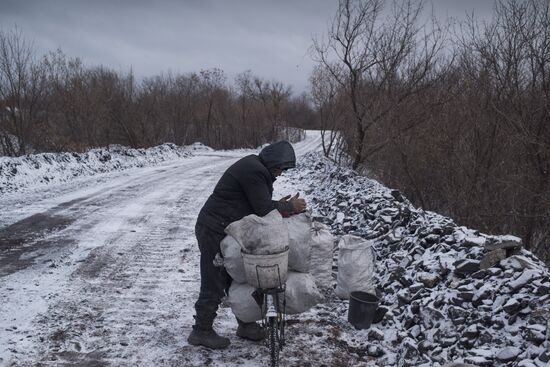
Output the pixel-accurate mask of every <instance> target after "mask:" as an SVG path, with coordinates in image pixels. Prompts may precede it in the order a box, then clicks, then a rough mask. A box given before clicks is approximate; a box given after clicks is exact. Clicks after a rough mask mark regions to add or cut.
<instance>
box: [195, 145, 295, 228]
mask: <svg viewBox="0 0 550 367" xmlns="http://www.w3.org/2000/svg"><path fill="white" fill-rule="evenodd" d="M295 164H296V157H295V155H294V149H293V148H292V145H290V143H289V142H287V141H280V142H277V143H274V144H271V145H268V146H267V147H265V148H264V149H262V151H261V152H260V154H259V155H254V154H252V155H249V156H246V157H244V158H241V159H240V160H238V161H237V162H235V163H234V164H233V165H231V167H229V168H228V169H227V170H226V171H225V173H224V174H223V175H222V177H221V178H220V180H219V181H218V183H217V184H216V187H215V188H214V192H213V193H212V194H211V195H210V197H209V198H208V200H207V201H206V203H205V204H204V206H203V207H202V209H201V211H200V213H199V216H198V218H197V223H200V224H203V225H205V226H207V227H209V228H210V229H212V230H214V231H216V232H219V233H224V232H223V231H224V229H225V227H227V226H228V225H229V224H230V223H232V222H234V221H237V220H239V219H241V218H243V217H245V216H247V215H249V214H256V215H258V216H264V215H266V214H267V213H269V212H270V211H272V210H273V209H278V210H279V211H280V212H281V213H285V212H287V213H290V212H292V209H293V208H292V204H290V203H281V202H278V201H274V200H272V199H271V197H272V194H273V182H274V181H275V176H273V174H272V173H271V170H273V169H283V170H284V169H288V168H293V167H294V166H295Z"/></svg>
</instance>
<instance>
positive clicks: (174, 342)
mask: <svg viewBox="0 0 550 367" xmlns="http://www.w3.org/2000/svg"><path fill="white" fill-rule="evenodd" d="M319 144H320V137H319V135H318V134H315V133H311V132H308V135H307V137H306V139H305V140H304V141H303V142H301V143H298V144H296V145H295V148H296V151H297V154H298V155H301V154H304V153H306V152H308V151H310V150H312V149H318V147H319ZM251 152H252V151H227V152H219V151H215V152H208V151H204V152H202V153H196V155H195V156H194V157H191V158H184V159H180V160H177V161H172V162H170V163H167V164H163V165H159V166H156V167H148V168H138V169H130V170H126V171H123V172H115V173H109V174H104V175H99V176H94V177H91V178H86V179H81V180H78V181H74V182H70V183H65V184H60V185H55V186H52V187H49V188H48V189H47V190H35V191H30V190H29V191H27V192H25V193H24V194H22V193H17V194H13V195H6V196H4V197H0V206H1V207H2V211H1V213H0V365H6V366H11V365H16V366H28V365H52V366H60V365H71V366H72V365H82V366H103V365H113V366H126V365H128V366H138V365H139V366H160V365H162V366H172V365H174V366H176V365H177V366H190V365H197V366H203V365H228V364H229V365H232V364H241V365H242V364H249V365H259V364H261V363H262V361H263V358H264V357H263V356H264V355H265V356H266V355H267V353H266V351H265V350H264V348H263V347H262V346H261V345H258V344H251V343H248V342H244V341H241V340H238V339H237V338H235V337H234V331H235V329H236V322H235V320H234V318H233V317H232V316H231V312H230V310H229V309H228V308H222V309H221V311H220V317H219V318H218V319H217V325H216V326H217V329H218V330H221V331H222V334H226V335H230V334H233V336H232V347H231V348H230V349H228V350H226V351H222V352H212V351H209V350H207V349H202V348H196V347H191V346H189V345H188V344H187V342H186V337H187V334H188V333H189V330H190V327H191V325H192V315H193V314H194V309H193V303H194V301H195V300H196V296H197V293H198V285H199V276H198V274H199V271H198V259H199V253H198V248H197V246H196V242H195V236H194V224H195V220H196V215H197V213H198V211H199V209H200V207H201V206H202V204H203V203H204V201H205V200H206V198H207V197H208V195H209V194H210V193H211V191H212V188H213V186H214V185H215V183H216V182H217V180H218V179H219V177H220V176H221V174H222V173H223V171H224V170H225V169H226V168H227V167H228V166H229V165H230V164H232V163H233V162H234V161H235V160H237V159H238V158H240V157H242V156H244V155H246V154H250V153H251Z"/></svg>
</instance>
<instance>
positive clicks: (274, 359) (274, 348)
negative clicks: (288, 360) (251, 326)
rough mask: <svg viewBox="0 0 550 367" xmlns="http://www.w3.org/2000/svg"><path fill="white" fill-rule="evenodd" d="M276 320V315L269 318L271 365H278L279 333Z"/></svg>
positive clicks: (276, 366) (272, 366)
mask: <svg viewBox="0 0 550 367" xmlns="http://www.w3.org/2000/svg"><path fill="white" fill-rule="evenodd" d="M278 326H279V325H278V321H277V318H276V317H270V318H269V325H268V328H269V340H268V343H269V356H270V360H271V367H279V351H280V346H279V334H278V331H279V330H278Z"/></svg>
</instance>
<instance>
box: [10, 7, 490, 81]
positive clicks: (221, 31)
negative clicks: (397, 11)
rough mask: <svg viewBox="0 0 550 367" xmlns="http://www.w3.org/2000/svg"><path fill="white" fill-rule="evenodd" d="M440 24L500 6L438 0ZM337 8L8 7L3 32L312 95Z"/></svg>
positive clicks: (151, 70) (147, 67)
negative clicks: (252, 78) (322, 43)
mask: <svg viewBox="0 0 550 367" xmlns="http://www.w3.org/2000/svg"><path fill="white" fill-rule="evenodd" d="M434 3H435V5H434V6H435V9H436V13H437V14H438V15H439V16H446V15H448V16H458V17H461V16H463V14H464V13H465V11H467V10H471V9H476V12H477V13H478V14H481V15H482V16H483V15H487V14H490V12H491V8H492V3H493V1H492V0H478V1H474V0H467V1H465V0H462V1H460V2H459V1H455V0H436V1H435V2H434ZM336 6H337V2H336V1H335V0H300V1H291V0H277V1H275V0H273V1H268V0H239V1H237V0H225V1H224V0H217V1H216V0H180V1H177V0H172V1H153V0H151V1H145V0H110V1H107V0H87V1H81V0H66V1H62V0H42V1H32V0H0V24H1V26H2V28H3V29H9V28H12V27H13V26H14V24H17V25H18V26H19V27H20V28H21V30H22V31H23V34H24V35H25V36H26V37H27V38H29V39H31V40H33V41H34V44H35V46H36V47H37V49H38V50H39V52H41V53H44V52H47V51H50V50H54V49H56V48H61V49H62V50H63V51H64V52H65V53H66V54H68V55H69V56H78V57H80V58H81V59H82V60H83V61H84V62H85V64H87V65H99V64H103V65H107V66H110V67H112V68H114V69H116V70H129V68H130V67H132V69H133V70H134V72H135V74H136V75H137V76H138V77H144V76H149V75H154V74H158V73H160V72H162V71H167V70H172V71H175V72H191V71H199V70H200V69H206V68H212V67H218V68H221V69H223V70H224V71H225V72H226V73H227V74H228V76H229V77H232V76H234V75H235V74H237V73H239V72H241V71H244V70H247V69H250V70H252V71H253V72H254V73H255V74H258V75H260V76H262V77H265V78H270V79H271V78H273V79H278V80H281V81H283V82H285V83H288V84H292V85H293V86H294V90H295V91H297V92H302V91H304V90H306V89H307V79H308V76H309V73H310V72H311V70H312V68H313V61H312V60H311V58H310V57H309V55H308V47H309V46H310V45H311V39H312V36H313V35H315V34H319V35H320V34H322V33H324V32H325V30H326V28H327V24H328V22H329V20H330V18H331V16H332V15H333V13H334V11H335V9H336Z"/></svg>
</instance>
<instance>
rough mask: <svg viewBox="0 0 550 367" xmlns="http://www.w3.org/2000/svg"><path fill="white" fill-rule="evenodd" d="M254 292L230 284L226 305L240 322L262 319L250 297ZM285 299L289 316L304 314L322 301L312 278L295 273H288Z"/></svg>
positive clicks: (250, 288) (234, 283)
mask: <svg viewBox="0 0 550 367" xmlns="http://www.w3.org/2000/svg"><path fill="white" fill-rule="evenodd" d="M254 290H255V288H254V287H252V286H250V285H248V284H241V283H237V282H233V283H231V287H230V288H229V295H228V296H227V303H228V304H229V306H230V307H231V310H232V311H233V314H234V315H235V316H236V317H237V318H238V319H239V320H241V321H244V322H253V321H258V320H261V319H262V318H263V316H262V312H261V310H260V306H258V304H257V303H256V301H255V300H254V298H253V297H252V293H254ZM285 298H286V308H285V313H287V314H290V315H294V314H298V313H302V312H305V311H307V310H309V309H310V308H311V307H313V306H315V305H316V304H318V303H319V302H321V301H322V300H323V296H322V295H321V293H320V292H319V290H318V289H317V286H316V285H315V281H314V280H313V277H312V276H311V275H309V274H304V273H297V272H289V273H288V280H287V282H286V291H285ZM281 300H282V299H281Z"/></svg>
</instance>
